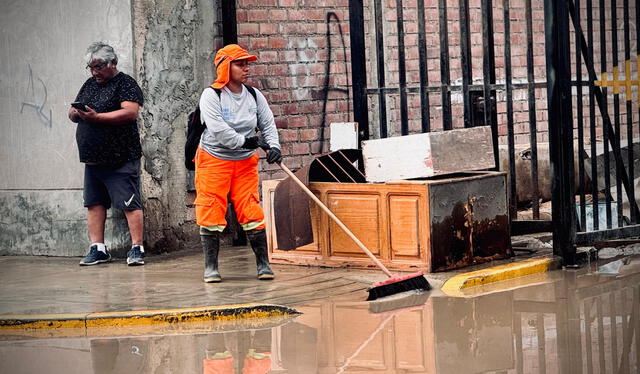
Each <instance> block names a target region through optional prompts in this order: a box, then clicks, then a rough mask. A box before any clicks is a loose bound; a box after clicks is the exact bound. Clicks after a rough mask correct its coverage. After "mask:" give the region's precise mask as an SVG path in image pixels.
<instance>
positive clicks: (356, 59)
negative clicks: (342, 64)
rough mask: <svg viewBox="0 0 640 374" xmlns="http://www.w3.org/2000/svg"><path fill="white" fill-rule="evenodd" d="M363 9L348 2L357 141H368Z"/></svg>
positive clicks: (353, 0)
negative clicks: (357, 130)
mask: <svg viewBox="0 0 640 374" xmlns="http://www.w3.org/2000/svg"><path fill="white" fill-rule="evenodd" d="M363 13H364V8H363V5H362V0H349V38H350V40H351V74H352V82H353V117H354V120H355V121H356V122H357V123H358V129H359V132H358V135H359V139H358V140H359V141H361V140H367V139H369V111H368V109H367V91H366V88H367V72H366V71H367V66H366V61H365V54H364V51H365V45H364V14H363Z"/></svg>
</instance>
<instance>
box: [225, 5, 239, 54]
mask: <svg viewBox="0 0 640 374" xmlns="http://www.w3.org/2000/svg"><path fill="white" fill-rule="evenodd" d="M222 41H223V43H224V45H227V44H236V43H238V19H237V17H236V0H223V1H222Z"/></svg>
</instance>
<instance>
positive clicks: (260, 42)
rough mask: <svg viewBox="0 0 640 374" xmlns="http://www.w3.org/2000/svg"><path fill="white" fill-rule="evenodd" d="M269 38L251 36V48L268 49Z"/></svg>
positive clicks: (253, 49) (256, 49)
mask: <svg viewBox="0 0 640 374" xmlns="http://www.w3.org/2000/svg"><path fill="white" fill-rule="evenodd" d="M268 45H269V40H268V39H267V38H251V39H249V49H250V50H252V51H258V50H261V49H267V47H268Z"/></svg>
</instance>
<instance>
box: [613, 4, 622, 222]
mask: <svg viewBox="0 0 640 374" xmlns="http://www.w3.org/2000/svg"><path fill="white" fill-rule="evenodd" d="M617 8H618V4H617V0H611V46H612V50H611V53H612V56H611V60H612V61H611V62H612V66H613V80H614V81H617V80H618V62H619V61H618V14H617ZM613 123H614V130H615V137H616V143H618V146H620V138H621V136H620V93H619V92H618V89H617V88H615V87H614V89H613ZM618 150H619V149H618ZM622 167H624V165H623V164H620V163H617V162H616V180H617V179H620V173H621V172H622V170H621V168H622ZM616 207H617V211H618V227H622V215H623V211H622V186H621V185H620V183H616Z"/></svg>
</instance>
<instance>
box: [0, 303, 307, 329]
mask: <svg viewBox="0 0 640 374" xmlns="http://www.w3.org/2000/svg"><path fill="white" fill-rule="evenodd" d="M293 314H299V312H298V311H296V310H294V309H290V308H287V307H284V306H280V305H274V304H258V303H248V304H233V305H220V306H205V307H195V308H177V309H155V310H133V311H124V312H103V313H87V314H39V315H0V330H16V329H63V328H82V329H85V328H100V327H126V326H137V325H152V324H176V323H181V322H202V321H229V320H239V319H246V318H270V317H279V316H285V315H293Z"/></svg>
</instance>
